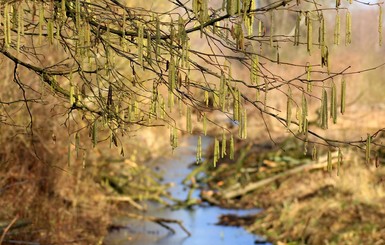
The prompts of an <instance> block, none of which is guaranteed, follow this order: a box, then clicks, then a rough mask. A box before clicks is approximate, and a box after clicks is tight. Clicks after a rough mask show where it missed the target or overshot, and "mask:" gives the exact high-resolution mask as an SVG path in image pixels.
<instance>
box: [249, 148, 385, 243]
mask: <svg viewBox="0 0 385 245" xmlns="http://www.w3.org/2000/svg"><path fill="white" fill-rule="evenodd" d="M349 156H350V158H351V159H350V160H348V161H346V162H345V165H344V167H343V173H342V175H341V176H339V177H338V176H336V174H335V172H333V173H332V174H330V173H328V172H326V171H315V172H308V173H303V174H302V175H300V176H292V177H290V178H288V179H286V180H284V181H283V182H282V183H281V184H280V185H279V186H275V187H268V188H266V189H264V190H262V191H259V193H258V194H257V195H255V194H254V196H255V198H252V199H253V202H254V204H256V205H257V206H258V205H260V204H261V205H263V206H264V207H265V208H266V209H265V210H264V211H263V212H262V213H261V214H260V216H259V218H258V219H257V221H256V223H255V224H253V225H252V226H250V227H249V230H250V231H252V232H255V233H257V234H263V235H266V236H267V237H268V238H269V239H270V240H272V241H274V242H278V241H280V242H284V243H290V244H385V223H384V222H383V217H385V208H384V205H383V203H384V201H385V182H384V179H385V169H384V168H383V167H380V168H374V167H368V166H365V164H363V163H362V162H363V161H362V160H361V159H360V158H358V157H356V156H355V155H354V153H352V152H351V153H349ZM243 199H246V197H243ZM249 201H250V200H249ZM257 203H258V204H257Z"/></svg>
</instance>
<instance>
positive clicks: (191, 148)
mask: <svg viewBox="0 0 385 245" xmlns="http://www.w3.org/2000/svg"><path fill="white" fill-rule="evenodd" d="M196 142H197V138H196V137H188V138H186V139H185V140H184V142H181V146H179V147H178V148H177V149H176V150H175V151H174V153H173V155H172V157H162V158H160V159H159V160H158V161H157V163H156V165H157V167H159V169H160V171H162V173H164V175H163V176H164V182H165V183H170V182H171V183H174V186H173V187H171V188H170V190H169V191H170V192H171V194H172V195H173V196H174V197H176V198H178V199H183V200H184V199H186V197H187V195H188V190H186V188H184V186H183V185H182V184H181V182H182V180H183V179H184V178H185V177H186V176H187V174H189V172H190V171H191V169H189V168H188V166H189V165H190V164H191V163H193V162H195V156H196ZM209 143H210V139H209V138H205V139H203V138H202V148H203V149H206V148H207V147H208V146H209ZM197 196H199V192H198V191H196V192H195V193H194V194H193V197H197ZM258 212H259V209H253V210H231V209H223V208H220V207H216V206H196V207H194V208H193V209H179V210H171V209H169V208H164V207H162V206H160V205H157V204H154V203H149V204H148V211H147V212H146V213H145V214H144V215H148V216H156V217H162V218H167V219H177V220H181V221H182V222H183V224H184V226H185V227H186V228H187V229H188V230H189V231H190V232H191V233H192V236H190V237H189V236H187V235H186V233H185V232H184V231H183V230H181V229H180V227H178V226H177V225H173V224H170V226H172V227H173V229H175V231H176V233H175V234H173V233H171V232H169V231H168V230H166V229H164V228H163V227H160V226H159V225H157V224H154V223H152V222H146V221H138V220H132V219H128V218H125V219H123V220H119V223H120V224H121V223H124V224H127V225H126V228H125V229H120V230H116V231H113V232H111V233H110V234H109V235H108V236H107V237H106V239H105V243H106V244H108V245H118V244H119V245H128V244H134V245H152V244H154V245H155V244H157V245H182V244H183V245H200V244H203V245H204V244H211V245H216V244H229V245H230V244H231V245H233V244H245V245H247V244H255V241H261V240H263V239H261V237H258V236H255V235H252V234H250V233H248V232H247V231H245V230H244V229H243V228H238V227H226V226H218V225H215V223H217V222H218V218H219V216H220V215H222V214H235V215H240V216H242V215H250V214H256V213H258ZM258 244H265V245H268V244H270V243H258Z"/></svg>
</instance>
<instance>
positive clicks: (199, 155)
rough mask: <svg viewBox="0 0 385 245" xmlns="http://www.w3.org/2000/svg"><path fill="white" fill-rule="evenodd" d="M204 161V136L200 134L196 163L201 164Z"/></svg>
mask: <svg viewBox="0 0 385 245" xmlns="http://www.w3.org/2000/svg"><path fill="white" fill-rule="evenodd" d="M201 162H202V137H201V136H200V135H199V136H198V145H197V159H196V163H197V164H199V163H201Z"/></svg>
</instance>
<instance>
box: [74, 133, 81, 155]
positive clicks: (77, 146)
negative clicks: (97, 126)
mask: <svg viewBox="0 0 385 245" xmlns="http://www.w3.org/2000/svg"><path fill="white" fill-rule="evenodd" d="M79 149H80V136H79V133H76V134H75V151H76V159H79Z"/></svg>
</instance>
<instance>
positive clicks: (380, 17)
mask: <svg viewBox="0 0 385 245" xmlns="http://www.w3.org/2000/svg"><path fill="white" fill-rule="evenodd" d="M378 7H379V15H378V44H379V45H380V46H382V5H381V4H379V5H378Z"/></svg>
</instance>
